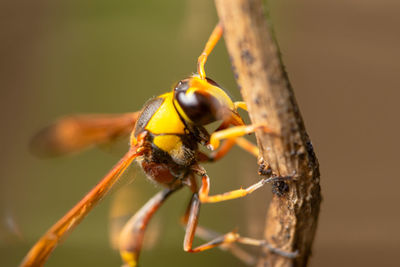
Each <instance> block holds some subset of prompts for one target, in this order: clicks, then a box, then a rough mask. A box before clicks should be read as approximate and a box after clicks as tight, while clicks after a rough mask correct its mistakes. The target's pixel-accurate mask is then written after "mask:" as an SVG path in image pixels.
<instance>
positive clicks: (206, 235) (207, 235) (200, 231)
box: [181, 194, 256, 265]
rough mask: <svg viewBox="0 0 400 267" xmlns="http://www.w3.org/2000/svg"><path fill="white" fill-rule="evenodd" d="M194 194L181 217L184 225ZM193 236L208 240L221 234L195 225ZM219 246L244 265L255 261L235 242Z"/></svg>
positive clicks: (252, 263) (185, 224) (186, 221)
mask: <svg viewBox="0 0 400 267" xmlns="http://www.w3.org/2000/svg"><path fill="white" fill-rule="evenodd" d="M194 195H195V194H193V195H192V198H191V199H190V202H189V205H188V207H187V209H186V211H185V214H184V215H183V216H182V217H181V223H182V225H184V226H185V227H186V226H187V224H188V221H189V216H190V212H191V206H192V202H193V199H194ZM195 236H197V237H199V238H201V239H203V240H205V241H210V240H213V239H215V238H217V237H219V236H221V234H220V233H217V232H215V231H213V230H210V229H208V228H205V227H202V226H200V225H197V227H196V231H195ZM219 248H220V249H221V250H224V251H226V250H228V251H229V252H230V253H232V255H234V256H235V257H236V258H238V259H239V260H241V261H242V262H244V263H245V264H246V265H254V263H255V262H256V258H255V257H253V256H252V255H250V254H249V253H248V252H246V251H245V250H243V249H242V248H240V247H239V246H237V245H235V244H229V245H225V246H219Z"/></svg>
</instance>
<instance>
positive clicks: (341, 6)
mask: <svg viewBox="0 0 400 267" xmlns="http://www.w3.org/2000/svg"><path fill="white" fill-rule="evenodd" d="M268 2H269V8H270V13H271V17H272V22H273V24H274V27H275V32H276V34H277V38H278V41H279V44H280V46H281V50H282V53H283V59H284V62H285V63H286V67H287V70H288V73H289V76H290V78H291V82H292V84H293V87H294V90H295V93H296V97H297V100H298V103H299V105H300V108H301V111H302V114H303V117H304V120H305V124H306V127H307V129H308V133H309V134H310V136H311V139H312V141H313V144H314V147H315V150H316V153H317V156H318V158H319V161H320V165H321V174H322V176H321V184H322V193H323V197H324V201H323V203H322V210H321V215H320V221H319V228H318V232H317V236H316V240H315V243H314V249H313V257H312V260H311V266H338V265H341V266H398V264H399V260H398V257H397V255H396V254H397V251H398V249H399V248H400V231H399V230H398V226H399V225H400V212H399V207H398V206H399V204H400V194H399V193H398V188H399V186H400V179H399V178H400V177H399V174H398V171H397V167H396V164H398V162H399V157H398V151H399V148H400V147H399V142H398V135H399V125H398V123H399V118H398V117H399V111H400V110H399V104H398V98H399V97H400V93H399V90H398V89H399V81H398V80H399V79H398V73H399V71H400V57H399V55H400V53H399V52H398V49H399V47H400V34H399V31H398V28H399V25H400V16H399V12H400V2H399V1H396V0H384V1H378V0H371V1H361V0H338V1H329V2H328V1H317V0H305V1H300V2H294V1H288V0H281V1H276V0H269V1H268ZM216 22H217V16H216V12H215V8H214V6H213V1H211V0H210V1H196V0H174V1H173V0H169V1H155V0H148V1H137V0H130V1H106V0H97V1H77V0H69V1H57V2H56V1H50V0H37V1H28V0H17V1H10V0H1V1H0V120H1V131H0V137H1V138H0V144H1V154H0V157H1V158H0V162H1V163H0V164H1V167H0V265H1V266H17V265H18V263H19V262H20V261H21V259H22V258H23V257H24V255H25V254H26V252H27V251H28V250H29V248H30V247H31V246H32V245H33V244H34V242H35V241H36V240H37V239H38V238H39V237H40V236H41V235H42V234H43V233H44V232H45V231H46V230H47V229H48V228H49V227H50V226H51V225H52V224H53V223H54V222H55V221H56V220H57V219H58V218H60V217H61V216H62V215H63V214H64V213H65V212H66V211H67V210H68V209H69V208H71V207H72V205H74V204H75V203H76V202H77V201H78V200H79V199H80V198H81V197H82V196H83V195H84V194H85V193H86V192H87V191H88V190H89V189H90V188H91V187H92V186H93V185H94V184H96V183H97V181H98V180H99V179H100V178H101V177H102V176H103V175H104V174H105V173H106V172H107V171H108V170H109V169H110V168H111V166H113V164H114V163H115V162H117V161H118V159H119V157H120V156H121V155H122V154H123V153H124V150H126V148H127V146H126V148H125V144H124V146H122V148H121V147H120V145H118V147H106V148H100V149H93V150H88V151H84V152H82V153H79V154H77V155H73V156H66V157H60V158H54V159H48V160H42V159H38V158H36V157H34V156H32V155H31V154H30V153H29V151H28V149H27V147H28V143H29V139H30V137H31V136H32V135H33V134H35V132H37V131H38V130H39V129H40V128H42V127H43V126H45V125H47V124H49V123H50V122H51V121H53V120H55V119H56V118H58V117H60V116H63V115H66V114H75V113H95V112H101V113H119V112H129V111H136V110H139V109H140V108H141V107H142V105H143V103H145V102H146V100H148V99H149V98H150V97H152V96H156V95H159V94H161V93H163V92H166V91H168V90H170V89H171V86H172V85H173V84H174V83H176V82H177V81H179V80H180V79H182V78H185V77H187V76H188V75H190V74H191V73H193V72H195V70H196V69H195V63H196V59H197V56H198V55H199V53H200V52H201V50H202V49H203V46H204V44H205V42H206V40H207V38H208V36H209V34H210V33H211V30H212V29H213V27H214V25H215V24H216ZM206 71H207V74H208V76H210V77H212V78H213V79H215V80H217V81H218V82H219V83H220V84H221V85H222V86H223V87H224V88H226V89H227V90H228V91H229V92H230V93H231V95H232V96H233V97H234V98H236V99H240V96H239V94H238V90H237V86H236V84H235V81H234V78H233V75H232V72H231V67H230V63H229V57H228V55H227V52H226V49H225V47H224V43H223V42H221V43H220V44H219V45H218V46H217V48H216V49H215V51H214V53H213V54H212V55H211V56H210V58H209V61H208V63H207V65H206ZM205 167H206V169H207V170H208V172H209V175H210V177H211V179H212V185H213V186H212V190H213V192H223V191H227V190H230V189H234V188H237V187H240V186H242V185H243V186H244V185H249V184H251V183H254V182H255V181H257V179H259V178H258V177H257V165H256V160H255V159H254V158H252V157H251V156H249V155H247V154H245V153H242V152H241V151H240V150H239V149H234V150H233V152H232V153H231V154H230V155H229V156H227V157H226V158H225V159H223V160H221V162H218V163H216V164H209V165H206V166H205ZM130 174H131V175H133V176H135V180H134V181H133V183H131V185H130V186H129V187H130V188H131V189H132V193H131V194H128V195H129V201H125V202H126V203H130V204H128V206H130V209H132V212H133V211H134V210H137V209H138V208H139V207H140V206H141V205H143V204H144V203H145V202H146V200H148V199H149V198H150V197H151V196H152V195H154V194H155V193H156V192H157V191H159V190H160V188H157V187H156V186H154V185H153V184H151V183H149V182H148V181H146V179H145V178H144V176H143V175H142V174H141V172H140V171H138V172H137V173H136V174H134V171H131V172H130ZM115 191H116V192H114V194H113V195H112V196H111V197H108V198H106V199H105V200H104V201H103V203H101V205H99V206H98V207H97V208H96V209H95V210H94V211H93V212H91V213H90V215H89V216H88V217H87V218H86V219H85V220H84V221H83V222H82V224H81V225H80V226H79V227H78V228H77V229H76V230H75V231H74V232H73V233H72V234H70V235H69V237H68V238H67V240H66V241H65V242H64V243H63V244H62V245H60V246H59V247H58V248H57V249H56V250H55V251H54V253H53V254H52V256H51V257H50V259H49V262H48V265H47V266H120V259H119V255H118V253H117V252H116V251H114V250H113V249H112V248H111V246H110V242H109V210H110V207H111V206H112V205H113V204H112V203H113V202H114V201H115V197H116V195H118V191H117V190H115ZM270 196H271V193H270V188H269V187H268V186H267V187H265V188H263V189H262V190H259V191H257V192H256V193H255V194H254V195H251V196H249V197H247V198H246V199H242V200H234V201H230V202H226V203H220V204H215V205H204V206H203V208H202V213H201V217H200V218H201V219H200V223H201V224H202V225H204V226H207V227H210V228H212V229H215V230H217V231H219V232H227V231H230V230H232V229H233V228H235V227H238V228H239V231H240V232H241V233H243V234H244V235H247V236H251V237H262V233H263V227H264V218H265V213H266V209H267V207H268V199H269V198H270ZM188 200H189V192H188V190H181V192H178V193H176V194H175V195H174V196H172V197H171V198H170V199H169V200H168V201H167V202H166V204H165V206H163V207H162V208H161V209H160V211H159V212H158V213H157V214H156V216H155V218H154V221H153V222H152V223H151V225H150V226H149V231H148V232H149V235H148V236H147V237H148V238H147V239H148V240H146V241H145V242H147V243H148V244H149V245H148V247H147V249H145V250H144V251H143V252H142V255H141V264H142V266H188V265H190V266H204V265H205V264H207V265H209V266H219V265H221V264H224V265H226V266H242V265H243V264H242V263H241V262H240V261H238V260H237V259H236V258H234V257H233V256H232V255H230V254H229V253H226V252H222V251H220V250H218V249H213V250H210V251H207V252H204V253H199V254H187V253H184V252H183V250H182V242H183V235H184V231H183V230H182V228H181V226H180V225H179V223H178V219H179V217H180V215H181V214H182V213H183V212H184V210H185V206H186V203H187V202H188ZM153 241H154V242H153ZM199 243H200V240H196V244H199ZM249 251H251V252H252V253H255V255H257V250H253V251H252V250H249Z"/></svg>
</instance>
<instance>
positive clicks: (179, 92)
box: [174, 80, 220, 125]
mask: <svg viewBox="0 0 400 267" xmlns="http://www.w3.org/2000/svg"><path fill="white" fill-rule="evenodd" d="M188 89H189V82H188V81H185V80H183V81H181V82H179V83H178V84H177V86H176V87H175V94H174V95H175V100H176V101H177V102H178V104H179V107H180V108H181V110H182V111H183V112H184V114H182V115H184V117H185V116H186V117H187V118H189V120H191V121H192V122H193V123H194V124H197V125H206V124H209V123H211V122H214V121H216V120H217V118H216V116H215V114H217V111H218V108H219V106H220V104H219V101H218V100H217V99H216V98H215V97H213V96H212V95H210V94H207V93H204V91H200V90H195V91H194V92H191V93H187V90H188Z"/></svg>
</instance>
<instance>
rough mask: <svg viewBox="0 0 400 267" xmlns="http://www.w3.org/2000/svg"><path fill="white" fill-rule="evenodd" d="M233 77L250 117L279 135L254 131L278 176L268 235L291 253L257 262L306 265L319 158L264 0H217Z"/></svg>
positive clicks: (271, 255)
mask: <svg viewBox="0 0 400 267" xmlns="http://www.w3.org/2000/svg"><path fill="white" fill-rule="evenodd" d="M215 3H216V6H217V11H218V15H219V18H220V20H221V22H222V24H223V26H224V37H225V41H226V45H227V48H228V51H229V54H230V56H231V60H232V65H233V69H234V72H235V77H236V79H237V82H238V84H239V87H240V90H241V93H242V95H243V98H244V100H245V101H246V103H247V105H248V109H249V115H250V119H251V121H252V123H266V124H267V125H268V127H269V128H271V129H272V130H273V131H274V132H276V133H277V135H271V134H267V133H264V132H262V131H258V132H257V133H256V137H257V142H258V146H259V148H260V151H261V152H260V153H261V155H262V157H263V159H264V163H265V164H268V165H269V166H270V167H271V169H272V171H273V173H274V174H275V175H278V176H292V177H293V178H292V179H291V180H288V181H285V182H284V183H282V182H280V183H275V184H274V185H273V189H274V190H273V191H274V192H275V194H274V196H273V199H272V202H271V204H270V207H269V210H268V214H267V218H266V228H265V239H266V240H267V242H268V243H269V244H270V245H271V246H273V247H276V248H279V249H281V250H283V251H292V252H293V251H298V253H299V254H298V256H297V257H296V258H293V259H290V258H287V257H284V256H281V255H278V254H276V253H273V252H272V251H270V250H268V249H266V250H265V252H266V253H265V256H262V257H261V258H260V261H259V266H306V265H307V262H308V259H309V256H310V254H311V246H312V242H313V240H314V235H315V232H316V228H317V221H318V214H319V208H320V202H321V194H320V185H319V168H318V161H317V158H316V157H315V154H314V151H313V147H312V145H311V142H310V140H309V137H308V135H307V133H306V131H305V128H304V124H303V120H302V117H301V114H300V111H299V109H298V106H297V103H296V100H295V97H294V94H293V90H292V88H291V86H290V83H289V80H288V77H287V75H286V72H285V70H284V67H283V65H282V63H281V60H280V55H279V49H278V47H277V45H276V44H275V42H274V40H273V38H272V36H271V33H270V29H269V28H268V24H267V21H266V18H265V15H264V13H263V5H262V1H261V0H229V1H227V0H215Z"/></svg>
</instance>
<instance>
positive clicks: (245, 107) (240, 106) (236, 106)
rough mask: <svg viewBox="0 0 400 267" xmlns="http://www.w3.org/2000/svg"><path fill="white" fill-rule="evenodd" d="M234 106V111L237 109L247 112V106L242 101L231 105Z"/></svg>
mask: <svg viewBox="0 0 400 267" xmlns="http://www.w3.org/2000/svg"><path fill="white" fill-rule="evenodd" d="M233 104H234V105H235V109H236V110H237V109H238V108H241V109H243V110H246V111H247V105H246V103H245V102H244V101H236V102H235V103H233Z"/></svg>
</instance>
